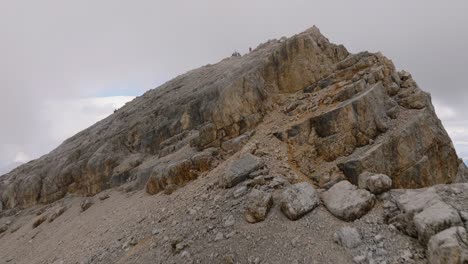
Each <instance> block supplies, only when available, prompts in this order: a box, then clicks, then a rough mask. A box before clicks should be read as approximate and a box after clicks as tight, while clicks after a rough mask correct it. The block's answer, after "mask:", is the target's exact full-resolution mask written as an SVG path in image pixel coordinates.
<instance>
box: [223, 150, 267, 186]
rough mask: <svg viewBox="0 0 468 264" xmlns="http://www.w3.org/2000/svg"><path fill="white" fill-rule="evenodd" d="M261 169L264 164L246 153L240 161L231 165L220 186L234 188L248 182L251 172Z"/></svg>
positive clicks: (237, 160) (235, 161)
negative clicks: (245, 181)
mask: <svg viewBox="0 0 468 264" xmlns="http://www.w3.org/2000/svg"><path fill="white" fill-rule="evenodd" d="M261 167H263V162H262V160H261V159H260V158H258V157H256V156H254V155H252V154H250V153H245V154H244V155H242V156H241V157H240V158H239V159H236V160H234V161H233V162H232V163H230V164H229V167H228V168H227V169H226V172H225V173H224V174H223V175H222V177H221V179H220V185H221V186H223V187H226V188H231V187H234V186H236V185H237V184H239V183H240V182H242V181H244V180H246V179H247V178H248V176H249V174H250V173H251V172H253V171H256V170H258V169H260V168H261Z"/></svg>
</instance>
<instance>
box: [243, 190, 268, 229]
mask: <svg viewBox="0 0 468 264" xmlns="http://www.w3.org/2000/svg"><path fill="white" fill-rule="evenodd" d="M272 205H273V197H272V195H271V194H270V193H267V192H265V191H261V190H257V189H252V191H251V192H250V193H249V194H248V196H247V201H246V206H245V214H244V216H245V220H246V221H247V222H249V223H257V222H261V221H264V220H265V219H266V217H267V214H268V212H269V211H270V208H271V206H272Z"/></svg>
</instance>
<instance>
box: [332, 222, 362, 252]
mask: <svg viewBox="0 0 468 264" xmlns="http://www.w3.org/2000/svg"><path fill="white" fill-rule="evenodd" d="M333 238H334V240H335V242H336V243H337V244H338V245H341V246H343V247H345V248H348V249H353V248H356V247H357V246H359V245H360V244H361V243H362V237H361V234H360V233H359V231H358V230H357V229H356V228H353V227H349V226H346V227H343V228H341V229H340V230H338V231H337V232H336V233H335V234H334V235H333Z"/></svg>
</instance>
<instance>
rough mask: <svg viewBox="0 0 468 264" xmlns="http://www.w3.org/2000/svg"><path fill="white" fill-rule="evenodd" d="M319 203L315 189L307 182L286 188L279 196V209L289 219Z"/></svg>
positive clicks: (297, 217)
mask: <svg viewBox="0 0 468 264" xmlns="http://www.w3.org/2000/svg"><path fill="white" fill-rule="evenodd" d="M319 205H320V197H319V194H318V193H317V191H316V190H315V189H314V187H312V185H310V184H309V183H307V182H302V183H296V184H294V185H291V186H289V187H288V188H286V189H285V190H284V191H283V193H282V197H281V211H282V212H283V213H284V215H286V216H287V217H288V218H289V219H290V220H297V219H299V218H301V217H302V216H304V215H305V214H307V213H308V212H310V211H312V210H313V209H314V208H315V207H317V206H319Z"/></svg>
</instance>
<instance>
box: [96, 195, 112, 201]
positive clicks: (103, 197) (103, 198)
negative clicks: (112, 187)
mask: <svg viewBox="0 0 468 264" xmlns="http://www.w3.org/2000/svg"><path fill="white" fill-rule="evenodd" d="M109 197H110V195H109V194H108V193H103V194H100V195H99V197H98V198H99V200H101V201H104V200H107V199H109Z"/></svg>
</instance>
